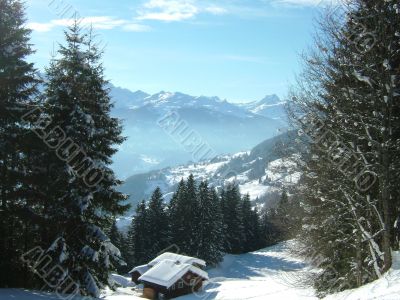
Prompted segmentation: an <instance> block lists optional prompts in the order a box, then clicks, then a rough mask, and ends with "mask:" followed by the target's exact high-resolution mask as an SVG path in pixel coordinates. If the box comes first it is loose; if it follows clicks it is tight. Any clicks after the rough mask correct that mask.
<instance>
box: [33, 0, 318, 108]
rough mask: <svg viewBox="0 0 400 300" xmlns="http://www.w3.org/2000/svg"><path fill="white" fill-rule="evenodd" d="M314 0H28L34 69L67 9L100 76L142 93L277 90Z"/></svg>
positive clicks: (249, 94) (305, 40)
mask: <svg viewBox="0 0 400 300" xmlns="http://www.w3.org/2000/svg"><path fill="white" fill-rule="evenodd" d="M319 2H320V0H219V1H209V0H118V1H109V0H85V1H82V0H80V1H76V0H29V1H27V3H26V5H27V18H28V26H29V27H30V28H31V29H32V30H33V32H32V41H31V42H32V43H33V44H34V47H35V49H36V50H37V52H36V53H35V54H34V55H33V57H32V58H31V59H32V60H33V61H34V62H35V63H36V64H37V67H38V68H39V69H42V68H43V67H44V66H46V65H48V61H49V60H50V57H51V53H52V52H53V50H54V49H55V50H57V43H58V42H61V43H62V42H63V34H62V31H63V30H64V29H65V26H67V25H68V24H69V23H70V20H69V19H70V18H71V17H72V16H73V14H74V12H76V13H77V14H78V16H79V17H80V18H82V24H93V27H94V28H95V31H96V33H97V34H98V36H97V39H98V40H99V41H100V42H101V43H102V44H104V45H106V48H105V54H104V57H103V60H104V66H105V68H106V76H107V78H108V79H109V80H110V81H111V82H112V83H113V84H114V85H117V86H121V87H124V88H128V89H131V90H138V89H141V90H143V91H146V92H148V93H156V92H158V91H161V90H164V91H171V92H175V91H179V92H184V93H188V94H191V95H206V96H219V97H221V98H224V99H227V100H229V101H253V100H259V99H261V98H263V97H264V96H265V95H267V94H274V93H275V94H278V95H279V96H281V97H284V96H285V95H286V93H287V89H288V86H289V84H290V83H291V82H293V80H294V75H295V74H296V73H298V72H299V70H300V59H299V54H300V53H301V52H302V51H303V50H305V49H306V48H307V47H308V46H310V45H311V44H312V35H313V32H314V29H313V24H314V20H315V17H317V16H318V12H319V11H320V10H321V5H318V4H319Z"/></svg>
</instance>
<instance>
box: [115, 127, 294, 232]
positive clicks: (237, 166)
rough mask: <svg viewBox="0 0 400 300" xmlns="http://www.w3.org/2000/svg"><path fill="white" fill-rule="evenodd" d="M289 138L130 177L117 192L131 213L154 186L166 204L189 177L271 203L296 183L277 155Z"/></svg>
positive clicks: (291, 170)
mask: <svg viewBox="0 0 400 300" xmlns="http://www.w3.org/2000/svg"><path fill="white" fill-rule="evenodd" d="M291 134H292V133H285V134H281V135H279V136H276V137H274V138H272V139H268V140H266V141H264V142H262V143H261V144H259V145H257V146H255V147H254V148H253V149H252V150H249V151H242V152H238V153H235V154H232V155H220V156H217V157H215V158H213V159H211V160H205V161H202V162H198V163H188V164H184V165H180V166H176V167H169V168H164V169H160V170H156V171H151V172H148V173H143V174H138V175H134V176H131V177H129V178H128V179H127V180H126V181H125V183H124V184H123V185H122V186H121V188H120V191H121V192H123V193H125V194H128V195H129V196H130V199H129V201H130V203H131V204H132V207H133V209H134V208H135V207H136V205H137V203H138V202H139V201H141V200H142V199H149V197H150V196H151V193H152V192H153V191H154V189H155V188H156V187H157V186H159V187H160V188H161V190H162V192H163V194H164V199H165V201H166V202H168V201H169V200H170V198H171V197H172V194H173V192H174V191H175V190H176V187H177V185H178V183H179V181H180V180H181V179H182V178H184V179H186V178H187V177H188V176H189V175H190V174H193V176H194V178H195V179H196V180H198V181H200V180H207V181H208V182H209V184H210V185H212V186H214V187H216V188H219V187H221V186H222V185H224V184H226V183H228V182H233V181H235V182H236V183H237V184H238V185H239V187H240V190H241V192H242V194H243V195H244V194H247V193H248V194H249V195H250V199H251V200H253V201H255V202H257V203H259V204H262V203H266V202H271V201H272V200H274V199H275V198H276V196H277V193H280V191H281V189H282V186H283V185H294V184H296V183H297V181H298V179H299V174H298V173H296V170H295V167H296V166H295V165H294V164H293V163H292V162H290V160H287V159H285V160H284V159H282V156H283V155H287V154H288V153H280V152H279V149H281V148H284V147H282V146H281V144H282V143H286V141H287V140H289V139H291V138H292V137H291ZM277 149H278V151H277ZM270 200H271V201H270ZM271 204H273V203H271ZM133 209H132V211H131V213H132V212H133ZM119 223H120V224H121V225H120V227H124V225H123V224H127V223H129V220H128V219H126V218H121V220H120V222H119Z"/></svg>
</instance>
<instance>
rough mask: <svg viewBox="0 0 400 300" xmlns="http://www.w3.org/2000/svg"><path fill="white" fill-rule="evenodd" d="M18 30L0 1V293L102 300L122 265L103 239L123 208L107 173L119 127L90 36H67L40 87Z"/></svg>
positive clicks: (16, 10)
mask: <svg viewBox="0 0 400 300" xmlns="http://www.w3.org/2000/svg"><path fill="white" fill-rule="evenodd" d="M24 22H25V18H24V8H23V5H22V3H21V1H18V0H0V270H1V272H0V287H25V288H42V287H43V285H44V284H45V283H47V284H48V285H47V286H45V287H44V289H45V290H46V289H47V290H52V291H57V292H61V293H79V294H82V295H91V296H95V297H98V296H99V290H100V288H102V287H104V286H106V285H109V280H108V277H109V273H110V271H111V270H113V269H114V268H115V266H116V265H118V264H119V263H121V257H120V252H119V250H118V249H116V248H115V246H113V245H112V244H111V242H110V240H109V238H108V237H107V236H106V235H105V233H104V230H105V229H106V228H109V227H110V226H111V223H112V220H113V219H114V216H116V215H119V214H122V213H124V212H125V211H126V210H127V208H128V207H127V206H126V205H124V204H123V201H124V200H125V196H124V195H122V194H121V193H119V192H117V191H116V189H115V188H116V186H117V185H119V184H120V181H118V180H117V179H116V178H115V176H114V174H113V171H112V170H111V169H110V168H109V165H110V164H111V156H112V155H113V154H114V153H115V152H116V151H117V150H116V147H115V146H116V145H118V144H120V143H122V141H123V140H124V139H123V137H121V126H120V124H119V122H118V120H116V119H114V118H111V117H110V109H111V101H110V97H109V90H108V89H107V88H106V86H107V81H106V80H105V79H104V75H103V68H102V65H101V52H100V51H99V50H98V49H97V48H96V44H95V43H94V41H93V40H92V39H91V32H90V31H89V32H86V33H85V32H84V31H83V30H81V29H80V28H79V24H78V22H76V23H75V24H74V25H73V26H72V27H71V28H70V29H69V30H68V31H66V32H65V45H61V46H60V47H59V50H58V53H57V55H56V56H55V57H54V58H53V59H52V61H51V62H50V64H49V66H48V68H47V70H46V75H45V80H42V79H41V78H39V76H38V74H37V72H36V70H35V68H34V65H33V64H31V63H28V62H27V56H28V55H30V54H32V53H33V50H32V48H31V45H30V44H29V34H30V31H29V30H28V29H26V24H24ZM39 84H40V85H41V88H39ZM34 272H36V276H35V275H34Z"/></svg>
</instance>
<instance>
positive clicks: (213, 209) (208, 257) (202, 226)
mask: <svg viewBox="0 0 400 300" xmlns="http://www.w3.org/2000/svg"><path fill="white" fill-rule="evenodd" d="M197 202H198V203H197V211H196V220H197V222H198V223H197V226H198V230H197V235H196V236H195V237H194V238H195V240H196V244H197V248H196V257H198V258H201V259H203V260H205V261H206V263H207V265H210V266H215V265H216V264H218V263H219V262H220V261H221V260H222V250H223V239H222V223H221V211H220V209H221V208H220V203H219V199H218V195H217V193H216V191H215V190H214V189H213V188H209V187H208V183H207V182H206V181H203V182H201V183H200V185H199V188H198V196H197Z"/></svg>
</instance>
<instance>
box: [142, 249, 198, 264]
mask: <svg viewBox="0 0 400 300" xmlns="http://www.w3.org/2000/svg"><path fill="white" fill-rule="evenodd" d="M165 259H168V260H172V261H175V262H179V263H181V264H189V265H192V264H198V265H199V266H203V267H205V266H206V262H205V261H204V260H202V259H199V258H195V257H190V256H186V255H181V254H176V253H171V252H164V253H163V254H161V255H159V256H157V257H156V258H155V259H153V260H152V261H151V262H149V263H148V265H149V266H155V265H156V264H157V263H159V262H160V261H163V260H165Z"/></svg>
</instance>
